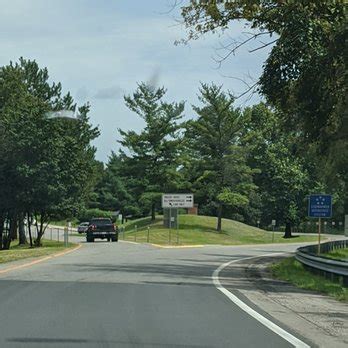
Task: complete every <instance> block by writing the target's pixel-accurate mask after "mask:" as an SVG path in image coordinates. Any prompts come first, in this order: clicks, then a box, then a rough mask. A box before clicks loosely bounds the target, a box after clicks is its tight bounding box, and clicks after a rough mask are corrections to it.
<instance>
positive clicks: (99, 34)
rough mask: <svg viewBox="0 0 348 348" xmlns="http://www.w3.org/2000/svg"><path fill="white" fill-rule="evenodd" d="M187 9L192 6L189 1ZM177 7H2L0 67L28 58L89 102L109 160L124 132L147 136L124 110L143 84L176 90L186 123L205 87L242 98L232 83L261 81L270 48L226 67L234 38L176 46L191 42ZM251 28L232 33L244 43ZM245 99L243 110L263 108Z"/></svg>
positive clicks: (101, 152)
mask: <svg viewBox="0 0 348 348" xmlns="http://www.w3.org/2000/svg"><path fill="white" fill-rule="evenodd" d="M184 2H185V1H184ZM173 3H174V0H146V1H139V0H127V1H122V0H113V1H112V0H60V1H51V0H30V1H27V0H11V1H9V0H0V6H1V13H0V41H1V50H0V65H5V64H8V63H9V61H10V60H12V61H15V60H17V59H18V58H19V57H20V56H23V57H24V58H30V59H35V60H36V61H37V62H38V63H39V65H40V66H41V67H47V68H48V70H49V73H50V77H51V79H52V80H53V81H56V82H58V81H60V82H61V83H62V84H63V88H64V90H65V91H70V92H71V93H72V95H73V96H74V98H75V100H76V101H77V103H78V104H83V103H85V102H86V101H89V102H90V104H91V107H92V108H91V113H90V119H91V122H92V123H93V124H94V125H99V128H100V130H101V135H100V137H99V138H98V139H97V140H96V141H95V142H94V145H95V146H96V147H97V159H99V160H102V161H107V158H108V156H109V155H110V152H111V150H114V151H117V149H118V147H119V145H118V143H117V139H119V135H118V133H117V128H121V129H134V130H140V129H141V128H142V126H143V123H142V121H141V120H140V119H139V118H138V117H137V116H136V115H135V114H132V113H131V112H130V111H128V110H127V108H126V107H125V106H124V102H123V95H124V94H130V93H132V91H134V90H135V88H136V84H137V82H141V81H156V83H157V84H158V85H159V86H165V87H166V88H167V89H168V93H167V95H166V99H167V100H168V101H174V100H175V101H180V100H185V101H186V105H187V106H186V111H185V117H186V118H192V117H195V116H194V114H193V112H192V109H191V107H190V105H191V104H197V103H198V100H197V91H198V87H199V83H200V81H202V82H212V81H213V82H215V83H218V84H223V85H224V88H226V89H229V90H231V91H232V92H234V93H236V94H238V93H240V92H243V91H244V89H245V86H244V85H243V83H242V82H241V81H238V80H236V79H231V78H228V77H227V76H235V77H238V78H244V77H245V76H246V75H250V76H252V77H253V78H254V79H256V78H257V77H258V76H259V75H260V72H261V68H262V63H263V62H264V61H265V59H266V57H267V54H268V52H269V49H266V50H261V51H257V52H256V53H249V52H248V49H247V48H246V49H243V50H241V51H239V53H237V54H236V55H235V56H232V57H231V58H230V59H229V60H228V61H225V62H224V64H223V65H222V67H221V68H218V67H217V65H216V63H215V62H214V60H213V58H212V57H213V56H216V52H217V51H216V48H218V47H219V43H220V42H224V40H227V37H226V35H224V36H219V35H209V36H207V37H205V38H203V39H201V40H199V41H196V42H191V43H190V44H189V45H186V46H185V45H179V46H175V45H174V41H175V40H178V39H181V38H184V37H185V29H184V28H183V27H182V26H181V25H180V24H179V23H178V21H177V19H180V16H179V11H178V10H174V11H171V12H170V13H168V10H169V9H170V8H171V5H172V4H173ZM245 30H247V29H245V28H244V25H243V24H242V23H235V24H234V25H232V26H231V28H229V30H228V35H229V36H230V37H231V38H233V39H240V38H241V37H242V32H243V31H245ZM258 100H259V98H258V97H257V96H254V97H253V98H252V99H251V100H250V101H248V102H246V100H238V101H237V103H236V105H240V106H245V105H246V103H247V104H250V103H256V102H258Z"/></svg>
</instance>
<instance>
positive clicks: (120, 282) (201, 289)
mask: <svg viewBox="0 0 348 348" xmlns="http://www.w3.org/2000/svg"><path fill="white" fill-rule="evenodd" d="M294 249H295V246H294V245H281V246H279V245H274V246H269V245H268V246H265V245H263V246H262V245H259V246H249V247H245V246H240V247H236V246H234V247H232V246H231V247H227V246H225V247H220V246H206V247H202V248H173V249H163V248H158V247H155V246H151V245H140V244H133V243H126V242H119V243H107V242H103V241H101V242H96V243H92V244H87V243H84V242H82V247H81V248H80V249H79V250H76V251H74V252H72V253H70V254H67V255H65V256H61V257H56V258H52V259H49V260H46V261H44V262H42V263H39V264H35V265H32V266H30V267H27V268H22V269H17V270H14V271H12V272H9V273H5V274H2V275H0V347H259V348H262V347H267V348H269V347H277V348H281V347H291V346H292V345H291V344H290V343H289V342H288V341H286V340H285V339H283V338H282V337H280V336H279V335H278V334H276V333H275V332H273V331H271V330H270V329H269V328H267V327H266V326H264V325H262V324H261V323H260V322H259V321H257V320H255V319H254V318H253V317H252V316H250V315H249V314H247V313H246V312H245V311H243V310H242V309H241V308H240V307H238V306H237V305H236V304H235V303H233V302H232V301H231V300H230V299H229V298H228V297H227V296H225V295H224V294H223V293H222V292H221V291H218V289H217V288H216V286H215V285H214V283H213V280H212V274H213V272H214V271H215V270H216V269H217V268H218V267H219V266H220V265H221V264H223V263H225V262H228V261H231V260H239V259H244V258H249V257H252V256H258V255H265V254H269V253H273V252H274V253H277V252H283V251H292V250H294ZM223 272H224V270H222V271H221V278H222V279H223V277H224V274H223ZM235 294H236V295H237V296H238V292H236V293H235ZM283 329H285V330H286V331H288V332H289V329H288V328H284V327H283ZM290 332H291V331H290ZM300 339H301V340H303V341H305V340H304V339H303V338H300Z"/></svg>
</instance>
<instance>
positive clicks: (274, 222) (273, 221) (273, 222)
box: [272, 220, 276, 243]
mask: <svg viewBox="0 0 348 348" xmlns="http://www.w3.org/2000/svg"><path fill="white" fill-rule="evenodd" d="M275 225H276V220H272V230H273V232H272V243H273V242H274V227H275Z"/></svg>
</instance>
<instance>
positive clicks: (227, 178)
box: [186, 84, 255, 231]
mask: <svg viewBox="0 0 348 348" xmlns="http://www.w3.org/2000/svg"><path fill="white" fill-rule="evenodd" d="M199 99H200V101H201V102H202V103H203V106H202V107H197V106H194V107H193V108H194V111H195V112H196V113H197V114H198V119H197V120H195V121H191V122H189V123H188V124H187V131H186V140H187V142H188V144H189V147H190V148H191V149H192V155H193V156H196V157H197V158H198V161H197V162H196V170H195V171H194V172H195V173H196V174H198V175H197V176H196V178H194V181H195V183H194V187H195V188H196V191H197V197H198V199H201V200H202V201H203V202H204V201H205V203H208V204H210V205H211V206H212V207H214V208H215V212H216V215H217V218H218V220H217V227H216V229H217V231H221V229H222V217H223V206H224V205H225V206H230V207H232V208H234V209H237V208H239V207H241V206H245V205H247V204H248V203H249V199H248V197H249V194H250V192H251V191H253V190H254V189H255V186H254V184H253V183H252V175H253V171H252V170H251V168H250V167H248V166H247V165H246V157H245V151H244V149H243V148H241V147H240V146H239V138H240V134H241V128H242V125H241V122H240V117H241V112H240V110H238V109H234V108H233V102H234V98H233V96H231V95H230V94H228V93H225V92H223V91H222V87H218V86H216V85H214V84H212V85H211V86H209V85H207V84H202V85H201V88H200V95H199Z"/></svg>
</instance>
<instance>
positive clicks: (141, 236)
mask: <svg viewBox="0 0 348 348" xmlns="http://www.w3.org/2000/svg"><path fill="white" fill-rule="evenodd" d="M135 226H137V232H135ZM147 227H149V233H148V229H147ZM215 228H216V218H215V217H211V216H197V215H180V217H179V229H178V230H176V229H172V230H171V231H170V230H169V229H168V228H165V227H164V226H163V217H157V219H156V221H155V222H154V223H151V220H150V218H149V217H148V218H143V219H138V220H134V221H129V222H128V223H127V224H126V225H125V234H124V236H123V234H122V233H121V235H120V239H123V238H124V239H125V240H128V241H137V242H140V243H146V242H148V241H149V242H150V243H154V244H162V245H168V244H173V245H175V244H177V239H178V240H179V243H178V244H179V245H195V244H221V245H241V244H264V243H272V232H267V231H264V230H261V229H259V228H257V227H253V226H249V225H246V224H243V223H242V222H238V221H233V220H228V219H223V221H222V228H223V230H222V232H221V233H218V232H217V231H216V230H215ZM148 237H149V240H148ZM282 237H283V233H279V232H276V233H275V234H274V243H291V242H292V243H294V242H295V243H300V242H314V241H316V240H317V238H316V237H313V236H299V237H297V238H291V239H284V238H282ZM169 241H170V242H169Z"/></svg>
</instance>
